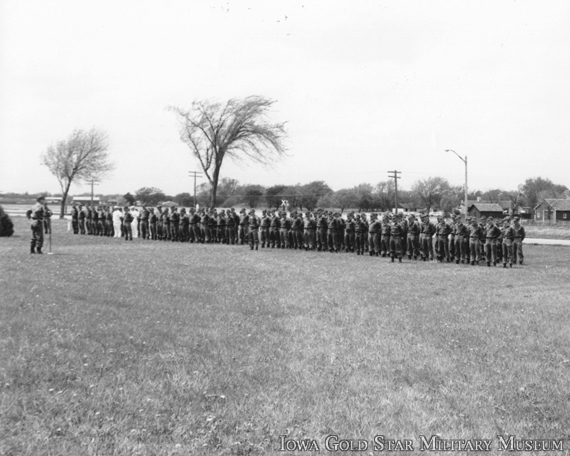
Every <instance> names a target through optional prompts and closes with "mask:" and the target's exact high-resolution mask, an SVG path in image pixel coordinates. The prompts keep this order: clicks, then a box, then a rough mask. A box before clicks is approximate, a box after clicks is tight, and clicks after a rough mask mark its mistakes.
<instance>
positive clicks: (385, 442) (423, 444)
mask: <svg viewBox="0 0 570 456" xmlns="http://www.w3.org/2000/svg"><path fill="white" fill-rule="evenodd" d="M278 450H279V451H283V452H303V451H307V452H309V451H313V452H314V451H325V452H332V451H336V452H338V451H341V452H350V453H354V452H360V451H372V452H378V453H380V452H399V451H407V452H410V451H418V452H424V451H449V452H491V451H506V452H512V451H516V452H536V451H552V452H556V453H558V454H560V452H564V453H563V454H564V455H567V454H570V452H569V451H568V450H567V449H566V446H565V442H564V439H524V438H517V436H516V435H496V436H495V437H494V438H492V439H444V438H441V437H440V436H437V435H432V436H429V437H428V436H425V435H419V436H418V438H417V440H416V441H414V440H412V439H394V438H388V437H386V436H384V435H376V436H374V438H373V439H372V440H366V439H350V438H341V437H340V436H338V435H335V434H331V435H329V436H327V437H326V438H325V439H324V440H318V439H291V438H289V437H288V436H287V435H280V436H279V448H278Z"/></svg>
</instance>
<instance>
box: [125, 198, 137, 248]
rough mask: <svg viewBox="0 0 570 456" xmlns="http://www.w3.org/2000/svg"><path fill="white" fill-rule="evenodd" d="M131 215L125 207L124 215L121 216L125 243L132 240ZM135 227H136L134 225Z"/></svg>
mask: <svg viewBox="0 0 570 456" xmlns="http://www.w3.org/2000/svg"><path fill="white" fill-rule="evenodd" d="M133 223H134V217H133V214H131V212H130V211H129V207H128V206H125V214H124V216H123V227H124V228H125V241H132V240H133ZM135 226H136V225H135Z"/></svg>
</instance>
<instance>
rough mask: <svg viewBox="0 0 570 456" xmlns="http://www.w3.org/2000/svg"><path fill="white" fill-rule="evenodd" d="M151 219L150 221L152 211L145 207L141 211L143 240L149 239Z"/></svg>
mask: <svg viewBox="0 0 570 456" xmlns="http://www.w3.org/2000/svg"><path fill="white" fill-rule="evenodd" d="M149 219H150V211H149V210H148V209H147V208H146V206H143V208H142V210H141V237H142V238H143V239H148V238H149V230H150V226H149V223H150V220H149Z"/></svg>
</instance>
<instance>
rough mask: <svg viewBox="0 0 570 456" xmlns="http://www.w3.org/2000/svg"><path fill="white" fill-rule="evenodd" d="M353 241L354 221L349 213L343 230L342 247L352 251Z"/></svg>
mask: <svg viewBox="0 0 570 456" xmlns="http://www.w3.org/2000/svg"><path fill="white" fill-rule="evenodd" d="M354 243H355V223H354V218H353V217H352V215H349V216H348V218H347V220H346V226H345V230H344V248H345V251H346V252H354Z"/></svg>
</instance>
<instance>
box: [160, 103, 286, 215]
mask: <svg viewBox="0 0 570 456" xmlns="http://www.w3.org/2000/svg"><path fill="white" fill-rule="evenodd" d="M274 103H275V101H274V100H269V99H267V98H264V97H260V96H249V97H246V98H244V99H237V98H232V99H231V100H229V101H228V102H227V103H225V104H222V103H219V102H215V101H209V100H205V101H194V103H192V107H191V108H190V110H184V109H181V108H177V107H170V108H168V109H169V110H170V111H173V112H174V113H175V114H177V117H178V120H179V121H180V139H181V140H182V141H183V142H185V143H186V144H188V147H190V150H191V152H192V154H193V155H194V156H195V157H196V158H197V159H198V160H199V162H200V165H201V166H202V169H203V170H204V174H205V175H206V177H207V178H208V180H209V181H210V184H211V185H212V187H211V193H210V205H211V206H212V207H213V206H215V204H216V193H217V191H218V180H219V178H220V170H221V168H222V164H223V161H224V159H225V158H226V156H227V157H230V158H232V159H233V160H240V159H244V158H249V159H251V160H253V161H255V162H257V163H262V164H264V165H267V164H269V163H271V162H272V161H273V160H274V159H276V158H279V157H281V156H283V155H285V151H286V149H285V146H284V139H285V138H286V136H287V133H286V131H285V124H283V123H269V122H268V121H267V112H268V110H269V109H270V108H271V106H272V105H273V104H274Z"/></svg>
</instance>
